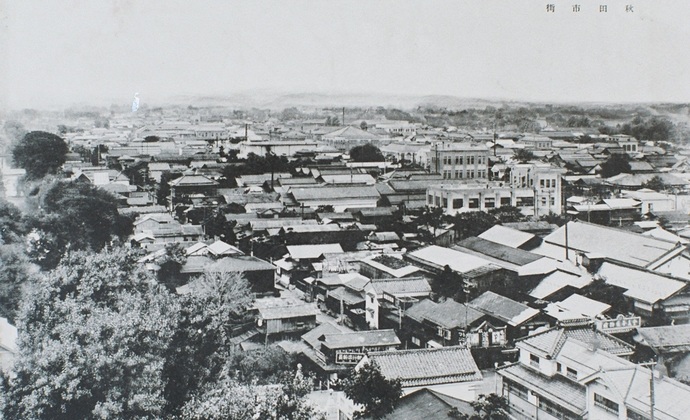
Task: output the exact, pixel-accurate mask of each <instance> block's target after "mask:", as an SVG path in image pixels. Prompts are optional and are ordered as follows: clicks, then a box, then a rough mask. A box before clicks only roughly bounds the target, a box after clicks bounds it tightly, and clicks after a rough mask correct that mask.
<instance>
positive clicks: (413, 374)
mask: <svg viewBox="0 0 690 420" xmlns="http://www.w3.org/2000/svg"><path fill="white" fill-rule="evenodd" d="M367 358H368V361H370V362H374V363H376V364H377V365H378V366H379V368H380V369H381V373H382V374H383V376H385V377H386V378H389V379H394V378H398V379H400V382H401V384H402V386H403V387H413V386H414V387H417V386H429V385H439V384H448V383H457V382H474V381H481V380H482V373H481V371H480V370H479V368H478V367H477V363H476V362H475V361H474V358H473V357H472V353H471V352H470V349H468V348H466V347H460V346H453V347H442V348H437V349H414V350H391V351H382V352H372V353H369V355H368V356H367Z"/></svg>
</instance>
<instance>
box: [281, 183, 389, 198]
mask: <svg viewBox="0 0 690 420" xmlns="http://www.w3.org/2000/svg"><path fill="white" fill-rule="evenodd" d="M290 193H291V194H292V196H293V197H295V200H297V201H303V200H346V199H349V198H367V199H378V198H380V197H381V195H380V194H379V192H378V191H377V190H376V187H374V186H356V187H350V186H338V187H318V188H291V189H290Z"/></svg>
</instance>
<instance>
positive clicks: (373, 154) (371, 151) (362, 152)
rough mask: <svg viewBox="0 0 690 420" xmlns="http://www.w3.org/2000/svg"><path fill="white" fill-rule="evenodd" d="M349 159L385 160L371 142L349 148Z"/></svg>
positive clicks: (358, 160) (363, 160)
mask: <svg viewBox="0 0 690 420" xmlns="http://www.w3.org/2000/svg"><path fill="white" fill-rule="evenodd" d="M350 159H352V161H353V162H383V161H384V160H385V159H384V157H383V153H382V152H381V150H380V149H379V148H378V147H376V146H374V145H373V144H371V143H367V144H363V145H361V146H355V147H353V148H352V149H350Z"/></svg>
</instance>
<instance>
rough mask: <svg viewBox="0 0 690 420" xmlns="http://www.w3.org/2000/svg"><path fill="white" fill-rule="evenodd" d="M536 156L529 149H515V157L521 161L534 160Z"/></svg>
mask: <svg viewBox="0 0 690 420" xmlns="http://www.w3.org/2000/svg"><path fill="white" fill-rule="evenodd" d="M534 158H535V156H534V153H532V152H531V151H530V150H529V149H515V152H513V159H514V160H517V161H518V162H520V163H527V162H529V161H531V160H534Z"/></svg>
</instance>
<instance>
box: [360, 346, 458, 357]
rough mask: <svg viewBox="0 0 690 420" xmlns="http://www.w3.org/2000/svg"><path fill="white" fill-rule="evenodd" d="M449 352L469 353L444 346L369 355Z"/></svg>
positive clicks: (375, 352) (456, 347)
mask: <svg viewBox="0 0 690 420" xmlns="http://www.w3.org/2000/svg"><path fill="white" fill-rule="evenodd" d="M450 350H468V351H469V349H468V348H467V347H465V346H461V345H457V346H445V347H440V348H423V349H404V350H383V351H373V352H370V353H369V355H371V356H381V355H388V354H408V353H433V352H438V353H440V352H442V351H450Z"/></svg>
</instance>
